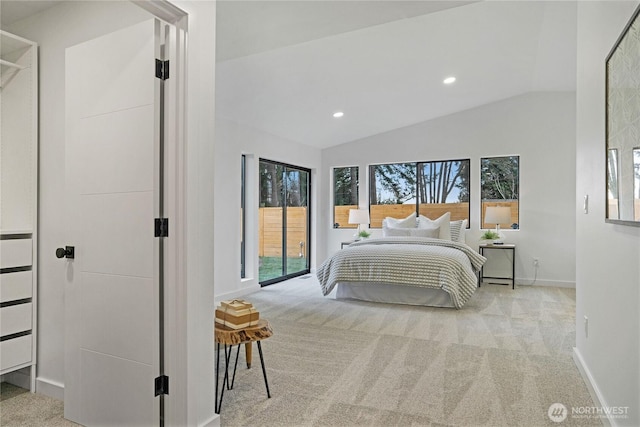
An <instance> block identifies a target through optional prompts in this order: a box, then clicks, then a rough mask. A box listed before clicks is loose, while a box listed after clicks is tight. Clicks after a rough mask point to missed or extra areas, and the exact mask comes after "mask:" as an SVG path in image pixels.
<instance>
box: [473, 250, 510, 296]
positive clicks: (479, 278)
mask: <svg viewBox="0 0 640 427" xmlns="http://www.w3.org/2000/svg"><path fill="white" fill-rule="evenodd" d="M485 251H505V254H506V256H508V252H509V251H511V276H485V275H484V269H485V267H487V263H488V262H489V259H487V263H485V264H484V265H483V266H482V268H481V269H480V276H479V277H478V286H480V285H481V284H482V281H483V280H484V279H502V280H510V281H511V287H512V289H515V288H516V245H513V244H508V243H505V244H502V245H494V244H487V243H483V244H481V245H480V255H482V256H485ZM487 283H491V282H487ZM498 284H500V285H502V284H506V285H508V283H498Z"/></svg>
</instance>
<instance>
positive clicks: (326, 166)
mask: <svg viewBox="0 0 640 427" xmlns="http://www.w3.org/2000/svg"><path fill="white" fill-rule="evenodd" d="M575 108H576V104H575V92H530V93H526V94H523V95H519V96H514V97H512V98H508V99H505V100H501V101H497V102H493V103H490V104H486V105H482V106H479V107H476V108H472V109H469V110H465V111H461V112H459V113H455V114H451V115H448V116H444V117H440V118H437V119H433V120H429V121H426V122H422V123H418V124H415V125H412V126H408V127H405V128H401V129H396V130H393V131H390V132H386V133H381V134H378V135H374V136H371V137H368V138H364V139H361V140H358V141H354V142H351V143H347V144H342V145H338V146H335V147H331V148H327V149H325V150H323V153H322V154H323V157H322V158H323V172H324V176H323V181H322V182H323V185H324V188H323V192H322V201H323V202H324V203H323V205H322V206H323V213H322V218H323V222H322V223H321V224H320V226H321V227H323V228H322V230H320V234H323V235H326V242H327V243H326V247H324V250H325V252H324V256H323V257H321V260H320V262H322V260H324V259H326V258H327V257H328V256H330V255H331V254H332V253H334V252H336V251H338V250H340V242H341V241H348V240H351V239H352V236H353V229H333V228H332V227H331V218H332V216H333V214H332V209H333V206H332V202H331V191H332V190H331V171H332V168H333V167H338V166H359V167H360V177H361V179H360V183H361V184H360V206H361V207H367V206H368V199H367V195H368V191H367V188H368V181H367V167H368V165H370V164H376V163H392V162H411V161H421V160H449V159H464V158H469V159H471V218H470V219H471V228H470V229H469V230H468V231H467V243H468V244H469V246H471V247H474V248H476V249H477V247H478V242H479V238H480V234H481V231H480V228H479V227H480V224H479V222H480V220H479V219H480V196H479V188H480V183H479V168H480V166H479V163H480V158H481V157H488V156H505V155H520V194H521V204H520V225H521V229H520V230H504V233H505V235H506V238H505V241H506V242H508V243H515V244H516V245H517V250H516V283H518V284H526V283H532V282H533V280H534V277H535V271H534V268H533V258H538V259H539V260H540V268H539V271H538V274H537V282H536V284H538V285H549V286H555V285H556V284H558V283H560V284H563V286H565V287H574V286H575V285H574V284H575V227H574V222H575V210H574V205H573V203H574V195H575ZM550 153H553V160H552V162H553V164H554V165H555V164H557V165H563V167H561V168H560V167H559V168H555V169H554V171H553V173H545V172H546V171H548V170H549V164H550V162H551V160H550V156H551V154H550ZM373 236H374V237H380V236H381V230H380V229H373Z"/></svg>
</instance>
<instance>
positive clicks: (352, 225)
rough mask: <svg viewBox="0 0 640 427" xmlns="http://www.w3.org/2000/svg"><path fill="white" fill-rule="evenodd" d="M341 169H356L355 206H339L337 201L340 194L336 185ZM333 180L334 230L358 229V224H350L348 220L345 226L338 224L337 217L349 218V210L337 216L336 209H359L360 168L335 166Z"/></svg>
mask: <svg viewBox="0 0 640 427" xmlns="http://www.w3.org/2000/svg"><path fill="white" fill-rule="evenodd" d="M340 169H351V170H353V169H355V171H356V184H355V190H356V195H355V202H356V203H355V204H353V203H352V204H347V205H338V204H337V200H336V199H337V196H338V192H337V189H336V183H337V179H336V173H337V171H338V170H340ZM331 179H332V182H331V188H332V191H333V198H332V207H333V209H332V212H333V222H332V228H350V229H354V228H357V226H358V225H357V224H349V223H348V220H345V221H344V224H343V223H340V222H338V219H339V218H336V217H337V216H339V217H344V216H345V215H346V216H347V218H348V215H349V211H348V210H347V211H346V213H345V212H342V213H341V214H339V215H337V212H336V211H337V209H336V208H337V207H338V206H348V207H349V209H358V207H359V200H360V166H335V167H333V168H332V174H331ZM351 179H352V177H351ZM350 185H352V184H351V183H350ZM353 199H354V198H353V197H352V201H353Z"/></svg>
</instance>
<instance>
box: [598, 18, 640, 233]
mask: <svg viewBox="0 0 640 427" xmlns="http://www.w3.org/2000/svg"><path fill="white" fill-rule="evenodd" d="M639 14H640V6H639V7H638V8H636V10H635V11H634V12H633V15H632V16H631V19H629V22H627V24H626V26H625V27H624V30H623V31H622V33H621V34H620V36H619V37H618V39H617V40H616V42H615V44H614V45H613V48H612V49H611V51H610V52H609V54H608V55H607V58H606V61H605V73H606V82H605V194H604V197H605V222H607V223H613V224H622V225H631V226H635V227H640V220H635V219H634V217H636V216H637V215H636V214H637V213H636V212H635V208H634V203H635V198H634V189H635V184H634V182H635V181H634V180H635V176H634V163H633V149H634V147H636V146H637V141H633V142H630V144H629V145H630V146H629V147H624V146H616V145H615V144H613V143H612V139H613V138H612V135H611V127H612V125H613V124H614V123H616V120H625V117H624V116H622V115H620V114H618V115H616V114H615V113H616V112H617V111H616V109H614V108H613V106H614V105H616V104H617V103H618V102H617V101H619V99H620V98H621V97H620V96H619V95H620V94H619V93H616V91H615V90H610V89H612V76H611V75H612V74H614V73H618V74H617V75H619V73H622V72H624V71H625V70H622V69H617V68H616V69H613V67H614V66H615V65H616V62H615V61H611V59H612V58H613V56H614V55H616V54H617V53H618V52H622V51H624V52H625V53H626V54H627V55H628V54H629V52H631V53H635V52H637V50H635V49H624V47H625V46H624V45H626V44H628V43H630V41H629V40H630V39H631V38H635V39H636V43H638V44H640V18H639V17H638V15H639ZM621 45H623V46H622V48H621V47H620V46H621ZM631 60H632V62H633V63H636V64H638V66H637V67H635V68H634V69H632V70H627V72H628V73H629V74H631V73H633V74H634V75H635V74H637V73H638V72H639V71H640V54H638V55H635V57H633V58H631ZM627 63H628V61H627ZM633 89H634V90H636V91H640V82H638V83H637V84H636V85H635V86H634V87H633ZM616 95H617V96H616ZM629 104H631V105H627V107H630V108H626V109H625V112H626V117H629V116H631V117H634V118H640V102H636V103H635V105H633V104H634V103H632V102H631V103H629ZM629 111H630V114H629ZM626 120H628V119H626ZM638 123H639V124H638V125H633V126H629V127H632V128H633V129H634V130H635V131H636V132H637V134H640V121H639V122H638ZM627 148H628V151H629V153H626V151H627ZM610 150H616V152H617V160H618V161H619V162H620V163H618V164H617V171H616V175H617V186H616V187H617V188H616V189H615V190H616V192H617V194H618V209H617V210H618V212H617V216H616V217H613V218H611V217H610V212H609V200H610V199H609V193H610V191H611V190H612V189H611V188H610V186H609V183H610V179H609V175H610V170H609V169H610V159H609V153H610V152H611V151H610ZM627 154H629V157H630V159H631V161H630V164H629V165H625V162H626V159H627ZM627 166H628V167H630V168H631V175H630V177H631V179H630V180H629V182H626V179H627V178H628V176H627V174H625V173H621V172H620V170H621V168H627ZM628 186H630V187H631V188H630V189H627V187H628ZM628 193H630V194H631V201H630V202H629V201H628V200H627V199H626V198H625V199H621V198H620V197H624V196H625V194H628ZM628 203H631V217H630V218H629V217H628V215H626V216H625V215H624V212H626V211H627V210H628V209H627V206H626V205H627V204H628ZM621 207H622V209H621ZM639 209H640V208H639ZM612 213H613V212H612Z"/></svg>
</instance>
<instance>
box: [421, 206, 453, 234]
mask: <svg viewBox="0 0 640 427" xmlns="http://www.w3.org/2000/svg"><path fill="white" fill-rule="evenodd" d="M450 219H451V212H447V213H446V214H444V215H442V216H441V217H440V218H438V219H435V220H431V219H429V218H427V217H426V216H424V215H420V217H419V218H418V228H436V227H439V228H440V233H439V235H438V238H439V239H444V240H451V229H450V226H449V222H450Z"/></svg>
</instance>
